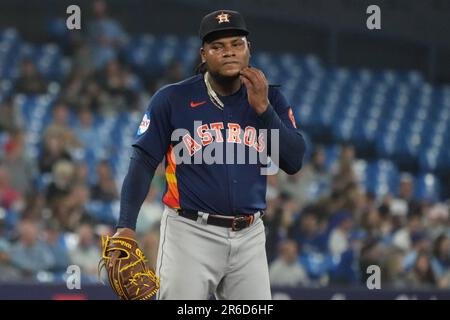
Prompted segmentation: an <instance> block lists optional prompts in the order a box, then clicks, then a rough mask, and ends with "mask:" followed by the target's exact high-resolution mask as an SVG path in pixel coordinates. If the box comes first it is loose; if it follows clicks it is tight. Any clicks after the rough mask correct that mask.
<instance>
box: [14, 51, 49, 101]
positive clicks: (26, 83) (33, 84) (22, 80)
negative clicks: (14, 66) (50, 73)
mask: <svg viewBox="0 0 450 320" xmlns="http://www.w3.org/2000/svg"><path fill="white" fill-rule="evenodd" d="M15 91H16V92H17V93H23V94H29V95H37V94H44V93H46V92H47V83H46V80H45V79H44V78H43V77H42V76H41V75H40V74H39V72H38V70H37V69H36V66H35V65H34V63H33V61H32V60H31V58H29V57H27V58H25V59H23V60H22V63H21V68H20V74H19V78H18V79H17V82H16V87H15Z"/></svg>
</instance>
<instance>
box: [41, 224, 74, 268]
mask: <svg viewBox="0 0 450 320" xmlns="http://www.w3.org/2000/svg"><path fill="white" fill-rule="evenodd" d="M45 241H46V243H47V246H48V248H49V250H50V253H51V254H52V256H53V260H54V261H55V262H54V264H53V266H52V268H50V271H52V272H55V273H59V274H62V273H64V272H66V270H67V267H68V266H69V265H70V264H71V263H70V259H69V255H68V253H67V247H66V245H65V241H64V236H63V234H62V233H61V230H60V227H59V224H58V223H57V222H56V220H53V219H50V220H49V221H47V223H46V228H45Z"/></svg>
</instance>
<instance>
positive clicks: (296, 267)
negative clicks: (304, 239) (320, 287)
mask: <svg viewBox="0 0 450 320" xmlns="http://www.w3.org/2000/svg"><path fill="white" fill-rule="evenodd" d="M279 252H280V254H279V257H278V258H277V259H276V260H274V261H273V262H272V263H271V264H270V266H269V278H270V284H271V285H272V286H284V287H299V286H307V285H308V283H309V279H308V275H307V273H306V271H305V269H304V268H303V266H302V265H301V264H300V263H299V261H298V255H299V252H298V247H297V243H295V241H292V240H285V241H283V242H281V243H280V246H279Z"/></svg>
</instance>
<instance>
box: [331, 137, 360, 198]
mask: <svg viewBox="0 0 450 320" xmlns="http://www.w3.org/2000/svg"><path fill="white" fill-rule="evenodd" d="M354 162H355V148H354V147H353V145H351V144H345V145H343V146H342V147H341V152H340V154H339V160H338V162H337V164H336V166H335V167H334V168H333V169H332V172H333V178H332V189H333V190H334V191H337V192H342V191H344V190H346V189H347V188H348V187H349V186H352V185H357V182H358V181H357V176H356V173H355V171H354Z"/></svg>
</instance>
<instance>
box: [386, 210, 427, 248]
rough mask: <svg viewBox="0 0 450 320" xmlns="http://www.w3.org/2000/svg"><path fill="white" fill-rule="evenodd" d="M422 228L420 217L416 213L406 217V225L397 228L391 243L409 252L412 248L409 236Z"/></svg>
mask: <svg viewBox="0 0 450 320" xmlns="http://www.w3.org/2000/svg"><path fill="white" fill-rule="evenodd" d="M422 230H423V225H422V221H421V217H420V216H419V215H418V214H414V215H410V216H409V217H408V222H407V225H406V226H405V227H403V228H401V229H399V230H397V231H396V232H395V233H394V235H393V239H392V244H393V245H395V246H397V247H398V248H400V249H402V250H404V251H405V252H409V251H410V250H411V248H412V243H411V237H412V235H414V234H416V233H419V232H420V231H422Z"/></svg>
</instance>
